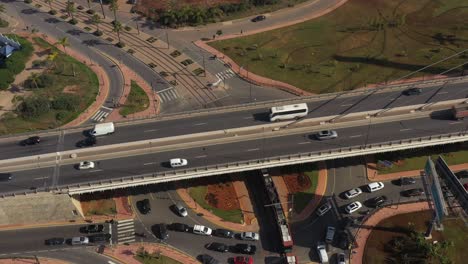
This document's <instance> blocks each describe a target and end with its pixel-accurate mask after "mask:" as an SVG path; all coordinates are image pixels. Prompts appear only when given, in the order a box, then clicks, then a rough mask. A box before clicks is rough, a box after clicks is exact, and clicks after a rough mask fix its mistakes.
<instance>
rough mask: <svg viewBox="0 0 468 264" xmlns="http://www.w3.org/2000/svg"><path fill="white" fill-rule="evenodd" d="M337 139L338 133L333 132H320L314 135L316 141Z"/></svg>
mask: <svg viewBox="0 0 468 264" xmlns="http://www.w3.org/2000/svg"><path fill="white" fill-rule="evenodd" d="M337 137H338V133H337V132H336V131H335V130H322V131H320V132H318V133H317V134H315V138H316V139H318V140H327V139H335V138H337Z"/></svg>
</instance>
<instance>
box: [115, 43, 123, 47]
mask: <svg viewBox="0 0 468 264" xmlns="http://www.w3.org/2000/svg"><path fill="white" fill-rule="evenodd" d="M115 45H116V46H117V47H119V48H123V47H125V43H123V42H117V44H115Z"/></svg>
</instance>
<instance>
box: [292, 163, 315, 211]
mask: <svg viewBox="0 0 468 264" xmlns="http://www.w3.org/2000/svg"><path fill="white" fill-rule="evenodd" d="M301 169H303V173H304V174H305V175H306V176H307V177H308V178H309V180H310V182H311V186H310V187H309V188H308V189H307V190H305V191H303V192H297V193H295V194H294V211H295V212H296V213H300V212H302V210H304V208H305V207H306V206H307V204H309V203H310V201H311V200H312V199H313V198H314V194H315V189H317V182H318V169H317V166H316V164H315V163H314V164H307V165H305V166H301Z"/></svg>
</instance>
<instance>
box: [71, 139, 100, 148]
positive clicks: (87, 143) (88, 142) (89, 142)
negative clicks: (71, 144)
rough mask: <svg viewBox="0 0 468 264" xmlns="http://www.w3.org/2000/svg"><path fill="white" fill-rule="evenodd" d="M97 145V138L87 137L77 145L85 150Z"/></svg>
mask: <svg viewBox="0 0 468 264" xmlns="http://www.w3.org/2000/svg"><path fill="white" fill-rule="evenodd" d="M96 144H97V140H96V138H95V137H87V138H85V139H83V140H80V141H78V143H76V146H77V147H79V148H85V147H92V146H94V145H96Z"/></svg>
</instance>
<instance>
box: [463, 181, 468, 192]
mask: <svg viewBox="0 0 468 264" xmlns="http://www.w3.org/2000/svg"><path fill="white" fill-rule="evenodd" d="M463 187H465V190H466V191H467V192H468V183H465V184H463Z"/></svg>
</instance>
